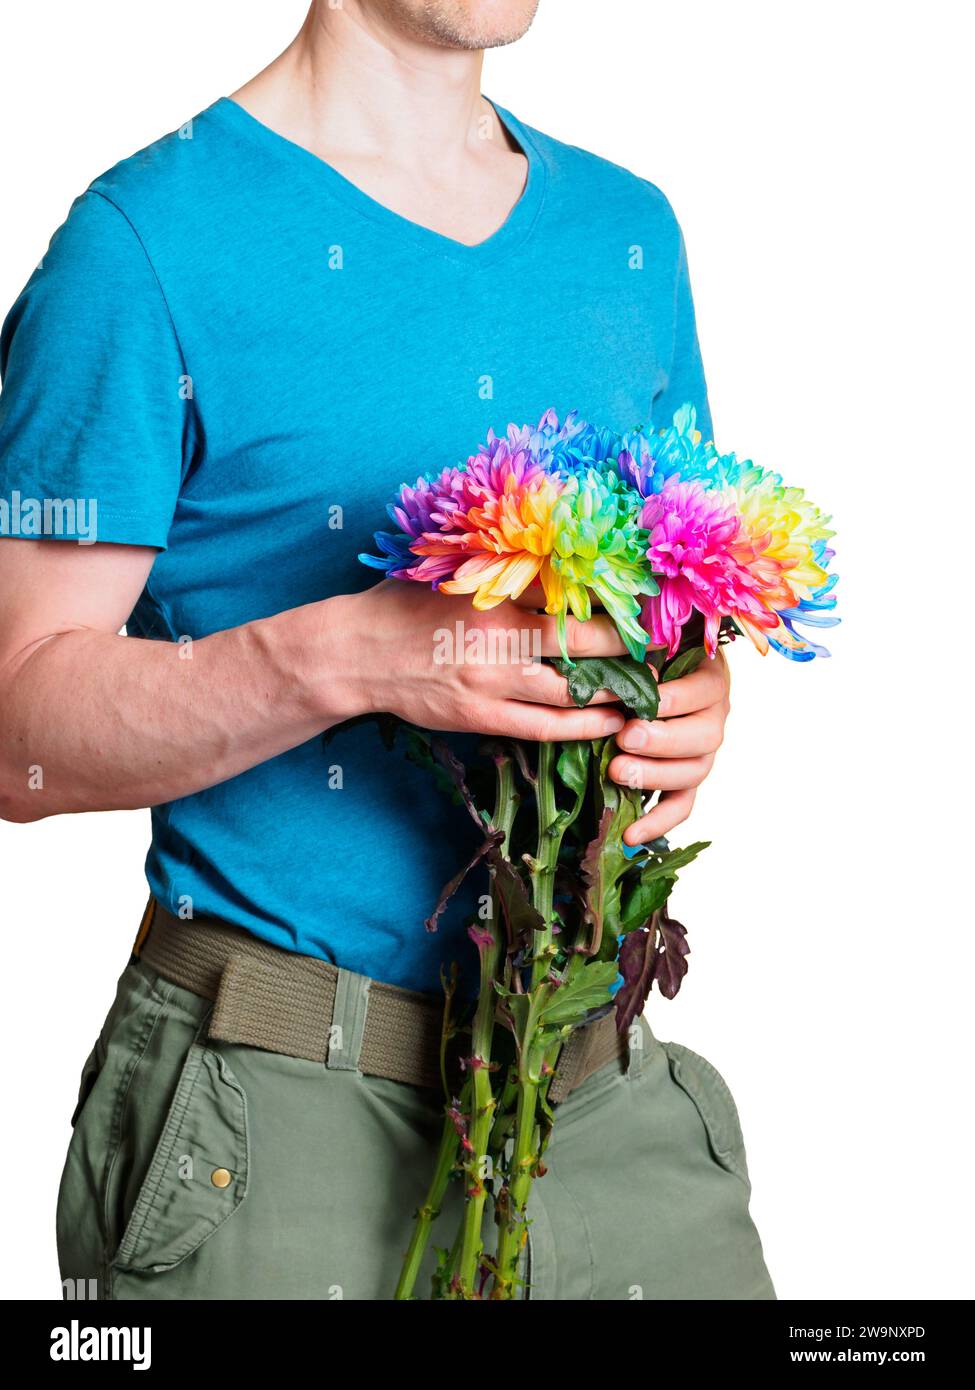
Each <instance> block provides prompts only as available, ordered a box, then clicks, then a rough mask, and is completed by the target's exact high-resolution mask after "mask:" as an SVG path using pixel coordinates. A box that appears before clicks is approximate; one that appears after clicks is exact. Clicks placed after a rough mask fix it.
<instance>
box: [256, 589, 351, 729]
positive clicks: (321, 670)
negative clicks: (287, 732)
mask: <svg viewBox="0 0 975 1390" xmlns="http://www.w3.org/2000/svg"><path fill="white" fill-rule="evenodd" d="M357 597H358V596H357V595H355V594H341V595H337V596H336V597H334V598H329V599H323V600H322V601H321V602H319V603H309V604H305V605H304V606H302V607H301V608H292V609H290V610H288V611H287V612H284V613H279V614H277V615H276V616H275V617H273V618H268V619H265V620H263V621H260V622H257V623H254V624H252V625H251V627H252V632H253V636H254V640H255V641H256V642H257V643H258V644H259V647H260V650H261V652H262V661H263V662H264V663H266V664H267V665H268V667H269V669H270V670H271V672H272V673H273V678H272V681H271V684H272V686H273V687H274V688H276V689H278V690H279V691H281V692H282V695H283V698H284V700H285V701H286V702H288V703H292V704H293V705H294V711H295V716H296V718H297V719H298V720H300V721H305V720H310V721H311V722H312V723H314V725H315V726H316V727H317V728H320V729H328V728H331V727H332V726H333V725H334V724H341V723H342V722H343V720H346V719H351V718H354V717H355V716H356V715H359V714H366V713H368V712H369V701H368V697H367V692H366V691H365V689H364V683H363V682H362V681H361V680H360V679H359V678H358V673H357V670H356V662H355V652H356V649H357V645H358V644H357V640H356V617H355V605H356V601H357Z"/></svg>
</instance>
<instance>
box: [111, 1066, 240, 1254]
mask: <svg viewBox="0 0 975 1390" xmlns="http://www.w3.org/2000/svg"><path fill="white" fill-rule="evenodd" d="M249 1166H250V1146H249V1142H248V1127H247V1102H246V1099H245V1096H244V1092H243V1090H242V1089H241V1087H240V1084H239V1083H238V1081H237V1079H236V1077H235V1076H234V1074H233V1072H232V1071H231V1070H230V1067H229V1066H228V1065H227V1062H226V1061H225V1059H224V1058H223V1057H222V1056H221V1055H220V1053H219V1052H217V1051H215V1050H214V1049H213V1048H211V1047H208V1046H206V1045H205V1044H202V1043H200V1042H194V1043H193V1044H192V1045H191V1047H190V1049H189V1052H188V1053H187V1056H186V1060H185V1062H184V1063H183V1067H182V1070H181V1072H180V1075H179V1081H178V1083H177V1086H176V1092H175V1094H174V1096H173V1099H172V1102H171V1103H170V1106H169V1110H168V1112H167V1115H166V1119H165V1123H164V1125H163V1129H162V1133H161V1134H160V1137H159V1140H158V1142H157V1144H156V1147H155V1149H154V1151H153V1154H152V1158H151V1161H150V1163H149V1167H148V1170H147V1172H146V1175H145V1178H144V1179H143V1181H142V1184H141V1186H140V1188H139V1191H138V1195H137V1196H136V1199H135V1203H134V1206H133V1208H132V1212H131V1215H130V1217H129V1219H128V1222H127V1224H126V1226H125V1230H124V1232H123V1235H122V1239H121V1241H120V1243H119V1246H118V1249H117V1251H116V1253H115V1256H114V1258H113V1259H112V1261H111V1264H112V1268H113V1269H118V1270H129V1271H136V1272H141V1273H162V1272H164V1271H165V1270H168V1269H172V1268H173V1267H174V1266H175V1265H178V1264H179V1263H180V1262H181V1261H182V1260H185V1259H186V1257H187V1256H188V1255H191V1254H192V1253H193V1251H194V1250H196V1249H198V1248H199V1247H200V1246H201V1245H202V1244H203V1242H204V1241H206V1240H208V1239H209V1238H210V1236H212V1235H213V1233H214V1232H215V1231H216V1230H217V1229H218V1228H219V1227H220V1226H222V1225H223V1224H224V1222H225V1221H229V1219H230V1218H231V1217H232V1216H233V1215H234V1214H235V1212H236V1211H237V1210H238V1209H239V1207H240V1205H241V1203H242V1202H243V1200H244V1198H245V1196H246V1195H247V1185H248V1178H249Z"/></svg>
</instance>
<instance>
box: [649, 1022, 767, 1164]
mask: <svg viewBox="0 0 975 1390" xmlns="http://www.w3.org/2000/svg"><path fill="white" fill-rule="evenodd" d="M662 1046H663V1048H664V1051H665V1052H666V1054H667V1059H668V1061H669V1063H670V1073H671V1076H672V1077H673V1078H674V1080H675V1081H676V1082H677V1085H678V1086H680V1088H681V1090H683V1091H685V1092H686V1093H687V1094H688V1095H689V1096H690V1098H691V1100H692V1101H693V1102H694V1104H695V1106H696V1107H697V1111H698V1114H699V1115H700V1116H701V1119H702V1120H703V1122H704V1128H705V1129H706V1130H707V1135H708V1143H709V1144H710V1146H711V1151H712V1153H713V1154H714V1156H715V1158H716V1159H717V1160H718V1162H719V1163H720V1164H721V1166H722V1168H727V1170H728V1172H729V1173H734V1174H735V1176H736V1177H739V1178H741V1180H742V1182H744V1183H746V1184H749V1186H750V1183H749V1178H748V1164H747V1161H746V1158H745V1141H744V1138H743V1137H742V1132H741V1123H740V1121H739V1119H738V1107H737V1106H736V1105H735V1101H734V1097H733V1096H732V1094H731V1091H730V1090H729V1089H728V1083H727V1082H726V1081H725V1079H724V1077H723V1076H722V1075H721V1073H720V1072H719V1071H718V1070H717V1068H716V1067H714V1066H713V1065H712V1064H711V1063H710V1062H709V1061H708V1060H707V1058H705V1057H701V1056H699V1055H698V1053H696V1052H692V1051H691V1049H690V1048H689V1047H684V1046H683V1044H682V1043H675V1042H665V1043H663V1044H662Z"/></svg>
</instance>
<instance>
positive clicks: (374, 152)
mask: <svg viewBox="0 0 975 1390" xmlns="http://www.w3.org/2000/svg"><path fill="white" fill-rule="evenodd" d="M482 62H483V53H482V52H481V51H479V50H470V49H455V48H446V47H441V46H439V45H435V44H432V43H430V42H428V41H425V40H422V39H418V38H415V37H413V36H412V35H410V34H409V33H405V32H402V31H400V30H398V29H396V28H394V27H393V26H392V25H391V23H390V22H389V21H388V20H387V19H385V18H384V17H383V16H382V15H381V14H379V13H377V12H376V10H375V9H374V8H373V7H371V6H367V5H363V4H361V3H360V0H344V3H343V5H342V6H341V7H340V8H334V9H333V8H332V7H331V6H329V5H328V4H327V3H321V2H320V0H319V2H317V3H315V4H313V5H312V8H311V10H310V11H309V14H308V17H307V19H306V20H305V23H304V25H303V27H302V29H301V32H300V33H299V34H298V36H297V37H296V38H295V40H294V42H293V43H292V44H291V45H290V46H289V47H288V48H287V49H286V50H285V52H284V53H282V54H281V56H280V57H279V58H276V59H275V60H274V62H273V63H271V64H270V65H269V66H268V67H267V68H265V69H264V71H263V72H261V73H259V74H258V75H257V77H255V78H253V79H252V80H251V81H250V82H248V83H246V84H245V85H244V86H243V87H242V88H241V89H240V90H239V91H238V92H235V93H234V98H235V100H237V101H238V102H239V103H240V104H241V105H242V106H244V107H245V108H246V109H247V110H249V111H250V112H251V114H252V115H254V116H256V117H257V118H258V119H259V120H261V121H263V122H264V123H265V124H267V125H269V126H271V127H272V128H273V129H274V130H276V131H278V132H279V133H280V134H282V135H285V136H286V137H287V138H288V139H290V140H293V141H295V143H296V144H300V145H304V146H305V147H306V148H308V149H311V150H312V151H313V152H314V153H316V154H318V155H320V156H321V157H322V158H323V159H327V160H328V161H329V162H330V163H334V164H337V165H339V167H341V165H342V164H343V163H344V162H345V161H361V160H367V159H380V158H381V159H383V160H385V161H388V162H389V163H390V164H392V165H395V166H397V167H398V168H400V169H402V170H410V169H413V170H414V171H415V172H416V174H417V176H419V177H422V176H423V175H424V174H425V173H426V172H427V170H428V169H430V168H431V167H432V166H435V168H436V171H437V174H438V176H439V177H440V178H443V179H449V178H450V177H451V174H452V170H459V168H460V166H461V165H462V163H463V162H464V161H465V159H466V158H468V156H469V153H470V150H471V148H472V145H473V144H474V142H477V141H483V139H484V138H485V135H487V136H488V137H489V138H490V137H497V138H498V139H499V143H500V146H501V148H502V149H504V148H506V147H507V140H506V137H505V133H504V131H503V128H501V127H500V123H499V122H498V121H497V117H496V115H495V113H494V111H493V108H491V107H490V105H489V104H488V103H486V102H484V100H483V98H482V97H481V94H480V80H481V68H482ZM492 125H494V126H495V127H497V128H496V129H490V127H491V126H492ZM486 126H487V127H488V128H487V129H485V127H486Z"/></svg>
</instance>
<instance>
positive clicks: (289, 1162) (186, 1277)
mask: <svg viewBox="0 0 975 1390" xmlns="http://www.w3.org/2000/svg"><path fill="white" fill-rule="evenodd" d="M210 1008H211V1006H210V1004H209V1003H208V1002H207V1001H206V1000H204V999H201V998H199V997H197V996H196V995H194V994H191V993H189V992H188V991H187V990H185V989H181V988H180V987H179V986H177V985H174V984H171V983H169V982H168V981H167V980H165V979H163V978H162V977H161V976H159V975H157V974H156V973H155V972H154V971H153V970H151V969H150V968H149V967H148V966H146V965H145V964H144V963H142V962H141V961H138V960H136V959H133V960H132V961H131V962H130V963H129V965H128V966H127V967H126V969H125V971H124V973H123V975H122V977H121V980H120V981H119V986H118V993H117V996H116V999H115V1003H114V1005H113V1007H112V1009H111V1011H110V1013H109V1016H108V1018H107V1020H106V1023H105V1026H104V1029H103V1030H102V1033H101V1036H100V1037H99V1039H98V1042H97V1043H96V1045H95V1048H94V1051H93V1052H92V1054H91V1057H90V1058H89V1060H88V1063H87V1064H86V1066H85V1069H84V1075H83V1078H82V1085H81V1095H80V1098H79V1104H78V1109H77V1110H76V1112H75V1116H74V1121H73V1123H74V1132H73V1136H72V1139H71V1144H70V1147H69V1150H68V1157H67V1162H66V1164H65V1169H64V1176H63V1178H62V1182H61V1190H60V1195H59V1198H58V1251H59V1258H60V1265H61V1277H62V1279H63V1280H64V1281H65V1290H66V1295H67V1296H68V1297H79V1298H83V1297H90V1296H92V1292H93V1291H96V1290H97V1297H98V1298H100V1299H279V1298H280V1299H339V1298H344V1299H387V1298H389V1297H391V1294H392V1291H393V1288H394V1287H395V1284H396V1279H397V1275H398V1272H399V1264H400V1260H401V1258H402V1255H403V1252H404V1251H405V1249H406V1245H407V1242H408V1240H409V1237H410V1230H411V1215H412V1212H413V1210H414V1208H415V1207H416V1206H417V1205H418V1204H419V1203H420V1202H421V1201H422V1199H423V1196H424V1194H425V1189H426V1185H427V1182H428V1181H429V1177H430V1174H431V1170H432V1166H433V1159H434V1155H435V1151H436V1147H437V1143H438V1139H439V1134H440V1127H441V1122H442V1110H441V1104H440V1100H439V1098H438V1096H437V1095H435V1094H434V1093H433V1092H430V1091H425V1090H421V1089H419V1088H416V1087H413V1086H406V1085H403V1084H401V1083H399V1082H396V1081H387V1080H383V1079H381V1078H377V1077H373V1076H367V1075H363V1074H362V1073H360V1072H359V1071H357V1070H355V1069H352V1070H348V1069H340V1068H337V1067H336V1068H332V1067H329V1066H328V1064H326V1063H318V1062H309V1061H304V1060H302V1059H300V1058H294V1057H286V1056H282V1055H281V1054H279V1053H274V1052H265V1051H262V1050H260V1049H258V1048H252V1047H246V1046H239V1045H234V1044H227V1043H223V1042H216V1041H214V1040H213V1039H209V1038H208V1037H207V1027H206V1025H207V1018H208V1015H209V1012H210ZM642 1043H643V1045H642V1046H641V1047H637V1048H634V1050H633V1051H632V1053H631V1063H630V1069H629V1072H628V1073H627V1074H625V1075H624V1074H623V1073H622V1072H621V1070H620V1069H619V1067H618V1065H616V1064H611V1065H610V1066H607V1067H604V1068H603V1069H602V1070H601V1071H598V1072H596V1073H595V1075H593V1076H592V1077H590V1078H589V1080H588V1081H586V1082H584V1083H583V1084H582V1085H581V1086H580V1087H578V1089H577V1090H575V1091H573V1092H572V1093H571V1094H570V1095H569V1096H568V1097H567V1099H566V1100H565V1101H563V1103H562V1104H561V1105H560V1106H559V1108H558V1115H557V1124H556V1128H555V1135H554V1138H553V1141H552V1144H551V1146H550V1148H549V1150H548V1154H547V1162H548V1167H549V1171H548V1173H547V1174H546V1175H545V1177H544V1178H543V1179H542V1180H541V1181H539V1182H538V1183H536V1185H535V1191H534V1196H533V1199H532V1207H531V1209H530V1213H529V1214H530V1216H531V1223H530V1227H529V1245H528V1251H527V1259H526V1269H525V1276H526V1282H527V1291H526V1294H525V1296H526V1297H527V1298H529V1299H581V1300H590V1299H627V1300H629V1299H640V1298H643V1299H771V1298H774V1297H775V1294H774V1292H773V1289H772V1285H771V1282H770V1280H769V1276H768V1272H767V1270H766V1268H765V1263H764V1260H763V1258H762V1249H761V1244H760V1241H759V1238H758V1233H757V1232H756V1230H755V1227H754V1225H753V1224H752V1221H751V1218H750V1216H749V1213H748V1198H749V1190H750V1189H749V1181H748V1173H747V1169H746V1165H745V1151H744V1145H743V1143H742V1136H741V1129H740V1127H739V1123H738V1116H737V1112H736V1110H735V1104H734V1101H733V1100H732V1097H731V1094H730V1092H729V1091H728V1088H727V1086H726V1085H725V1083H724V1081H722V1079H721V1077H720V1076H719V1075H718V1073H717V1072H716V1071H715V1070H714V1068H713V1067H712V1066H711V1065H710V1063H708V1062H706V1061H704V1060H703V1058H701V1057H698V1056H697V1055H696V1054H695V1053H693V1052H689V1051H688V1050H687V1049H686V1048H684V1047H681V1046H680V1045H679V1044H677V1043H660V1042H658V1041H657V1040H656V1039H655V1038H654V1037H653V1036H652V1034H651V1033H650V1030H649V1028H645V1029H644V1032H643V1034H642ZM353 1060H354V1059H353ZM462 1200H463V1199H462V1194H461V1192H460V1188H459V1184H452V1186H451V1190H450V1192H449V1194H448V1200H447V1202H446V1203H445V1207H444V1213H443V1216H442V1218H441V1220H440V1221H439V1222H438V1223H437V1226H435V1233H434V1243H437V1242H438V1241H439V1242H440V1243H447V1241H448V1239H449V1238H450V1237H451V1236H452V1234H453V1231H454V1230H455V1229H456V1223H457V1220H458V1214H459V1210H460V1204H461V1202H462ZM438 1227H439V1228H440V1230H439V1231H438V1229H437V1228H438ZM485 1231H486V1233H487V1239H488V1240H490V1239H491V1232H492V1231H493V1224H492V1223H490V1222H489V1221H486V1222H485ZM430 1268H432V1259H431V1265H430ZM427 1273H429V1270H428V1271H427V1272H426V1273H425V1274H424V1277H423V1278H422V1280H421V1282H420V1283H419V1284H418V1287H417V1292H418V1293H419V1294H420V1296H421V1297H426V1296H427V1295H428V1292H429V1280H428V1278H427V1277H426V1274H427Z"/></svg>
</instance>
